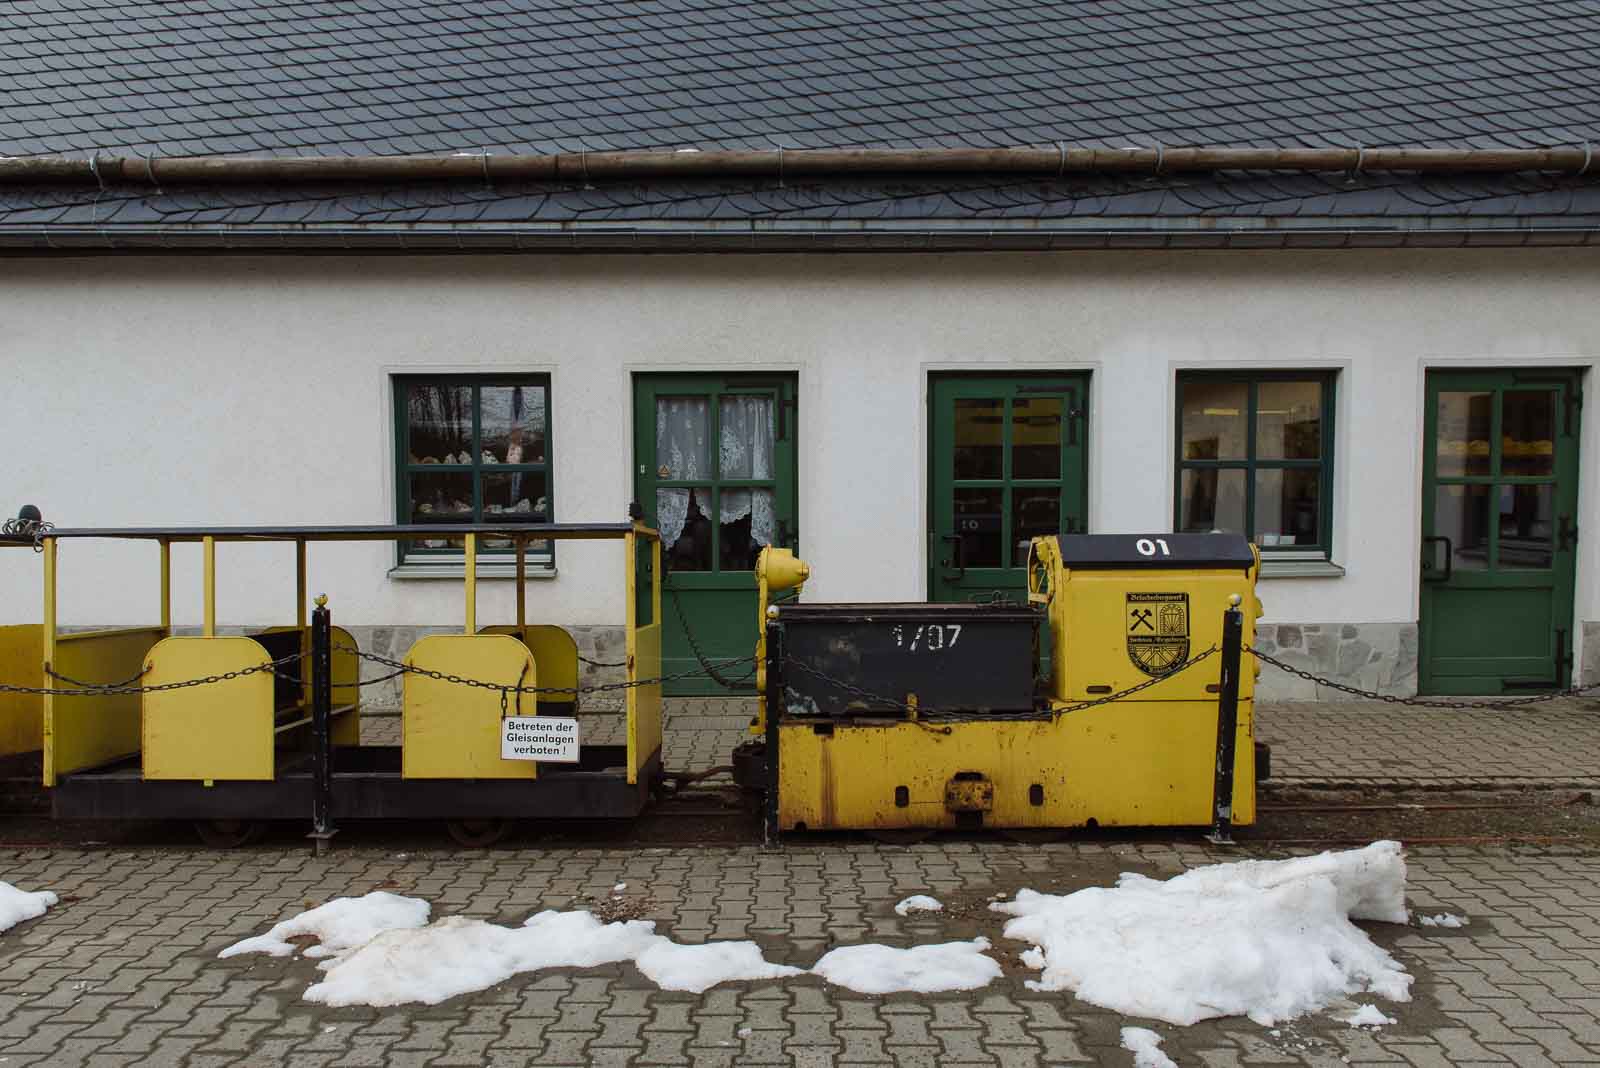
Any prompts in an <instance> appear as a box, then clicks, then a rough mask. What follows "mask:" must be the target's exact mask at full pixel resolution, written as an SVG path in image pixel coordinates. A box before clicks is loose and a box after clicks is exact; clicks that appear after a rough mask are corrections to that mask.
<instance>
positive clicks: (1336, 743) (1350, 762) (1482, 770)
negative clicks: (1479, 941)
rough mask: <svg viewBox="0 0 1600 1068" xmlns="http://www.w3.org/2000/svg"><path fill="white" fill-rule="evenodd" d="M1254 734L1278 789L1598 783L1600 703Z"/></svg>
mask: <svg viewBox="0 0 1600 1068" xmlns="http://www.w3.org/2000/svg"><path fill="white" fill-rule="evenodd" d="M749 718H750V700H749V699H748V698H714V697H680V698H668V700H667V702H666V734H665V753H664V760H665V763H666V766H667V767H668V768H671V769H673V770H689V771H698V770H701V769H703V768H710V767H716V766H718V765H721V764H726V763H727V762H728V755H729V754H730V753H731V752H732V751H733V747H734V746H736V745H738V744H739V743H740V742H741V741H743V740H744V739H745V738H747V737H748V735H747V734H746V733H745V727H746V726H747V725H748V723H749ZM583 720H584V727H583V729H584V737H585V739H586V740H588V741H593V742H610V741H620V740H622V727H623V721H622V718H621V716H620V714H615V713H613V714H608V715H590V716H584V717H583ZM1256 736H1257V738H1259V739H1260V740H1262V741H1265V742H1269V743H1271V745H1272V773H1273V781H1274V782H1277V783H1280V784H1284V785H1305V786H1310V785H1319V784H1330V785H1338V784H1357V785H1363V784H1374V785H1376V784H1389V783H1392V784H1396V785H1400V786H1458V787H1459V786H1485V785H1550V786H1555V785H1570V786H1577V787H1583V788H1591V787H1600V701H1594V700H1586V701H1572V700H1566V701H1552V702H1550V703H1549V704H1541V705H1537V706H1534V707H1532V708H1527V709H1522V710H1519V711H1515V712H1503V711H1498V710H1495V709H1483V710H1476V709H1462V710H1445V709H1428V708H1407V707H1404V706H1400V705H1391V704H1386V703H1382V702H1377V701H1372V702H1363V701H1347V702H1340V703H1337V704H1326V703H1316V702H1292V703H1284V704H1267V705H1263V706H1261V708H1260V709H1259V710H1258V712H1257V714H1256ZM362 739H363V741H364V742H365V743H366V744H369V745H375V744H391V745H396V744H399V720H398V719H394V718H384V717H371V718H369V719H368V720H367V722H366V724H365V726H364V728H363V731H362Z"/></svg>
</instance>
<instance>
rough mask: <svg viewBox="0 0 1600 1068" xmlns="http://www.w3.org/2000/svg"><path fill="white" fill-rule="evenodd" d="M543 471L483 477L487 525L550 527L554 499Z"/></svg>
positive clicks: (484, 514) (484, 515)
mask: <svg viewBox="0 0 1600 1068" xmlns="http://www.w3.org/2000/svg"><path fill="white" fill-rule="evenodd" d="M547 478H549V476H548V475H547V474H546V473H545V472H543V471H504V472H497V473H495V474H488V473H485V474H484V475H483V521H484V522H485V523H548V522H550V497H549V494H548V492H547V491H546V488H545V487H546V485H547V483H546V479H547Z"/></svg>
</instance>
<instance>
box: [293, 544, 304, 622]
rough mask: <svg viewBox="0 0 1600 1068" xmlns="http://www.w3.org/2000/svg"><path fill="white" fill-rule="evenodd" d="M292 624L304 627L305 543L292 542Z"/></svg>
mask: <svg viewBox="0 0 1600 1068" xmlns="http://www.w3.org/2000/svg"><path fill="white" fill-rule="evenodd" d="M294 625H295V626H297V627H299V628H300V629H301V630H305V629H306V543H305V539H304V538H301V539H299V540H298V541H296V542H295V543H294Z"/></svg>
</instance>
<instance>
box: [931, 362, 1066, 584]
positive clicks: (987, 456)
mask: <svg viewBox="0 0 1600 1068" xmlns="http://www.w3.org/2000/svg"><path fill="white" fill-rule="evenodd" d="M928 407H929V430H930V432H929V435H928V443H929V452H928V473H929V478H928V485H929V494H928V598H929V600H932V601H967V600H974V599H978V600H983V599H987V598H989V597H991V596H993V595H994V594H995V593H996V592H999V593H1002V594H1004V595H1006V596H1008V597H1016V596H1018V595H1020V594H1022V593H1023V592H1024V591H1025V590H1026V589H1027V572H1026V545H1027V541H1028V539H1029V538H1030V537H1032V536H1034V535H1037V534H1046V533H1057V534H1059V533H1073V532H1082V531H1085V530H1087V529H1088V490H1087V487H1088V452H1089V448H1088V419H1087V415H1086V413H1087V412H1088V409H1089V375H1088V373H1087V372H1070V373H1057V374H1049V373H1025V374H998V375H997V374H975V373H961V374H937V375H933V376H931V378H930V380H929V383H928Z"/></svg>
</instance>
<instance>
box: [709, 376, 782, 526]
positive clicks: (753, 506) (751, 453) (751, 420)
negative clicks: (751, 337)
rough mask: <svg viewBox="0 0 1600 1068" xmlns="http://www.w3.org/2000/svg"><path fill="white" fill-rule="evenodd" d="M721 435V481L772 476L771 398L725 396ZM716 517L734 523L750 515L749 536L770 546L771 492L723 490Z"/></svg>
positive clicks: (772, 517) (719, 450)
mask: <svg viewBox="0 0 1600 1068" xmlns="http://www.w3.org/2000/svg"><path fill="white" fill-rule="evenodd" d="M718 414H719V415H720V416H721V417H722V433H721V435H720V438H719V440H718V442H717V446H718V448H717V451H718V455H719V458H720V460H721V467H722V477H723V478H771V477H772V449H773V434H772V398H771V397H740V396H734V397H724V398H722V404H721V406H720V409H719V411H718ZM719 511H720V512H721V516H720V517H719V518H720V519H721V520H722V522H724V523H737V522H738V521H739V520H741V519H743V518H744V517H745V516H750V536H751V538H753V539H754V540H755V541H756V542H757V543H758V544H760V545H771V544H772V535H773V528H774V526H775V518H776V517H775V516H774V515H773V498H772V491H771V490H747V489H735V490H723V491H722V505H721V507H720V509H719Z"/></svg>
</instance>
